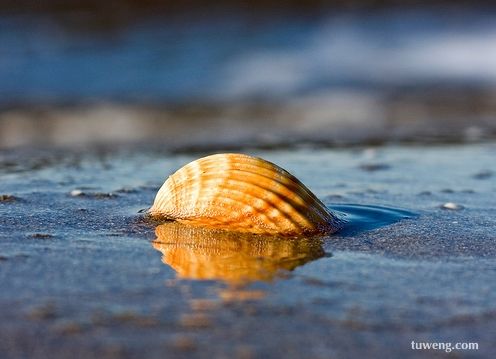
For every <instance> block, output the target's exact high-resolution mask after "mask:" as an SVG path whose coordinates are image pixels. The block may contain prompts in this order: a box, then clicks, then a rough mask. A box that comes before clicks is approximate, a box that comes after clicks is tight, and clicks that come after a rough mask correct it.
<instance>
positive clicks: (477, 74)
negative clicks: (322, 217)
mask: <svg viewBox="0 0 496 359" xmlns="http://www.w3.org/2000/svg"><path fill="white" fill-rule="evenodd" d="M495 40H496V17H494V16H493V14H492V13H491V12H484V11H479V10H474V9H465V8H461V9H459V10H451V11H448V10H446V9H435V8H431V9H426V10H415V11H414V10H409V11H407V10H402V11H398V10H397V11H391V10H390V11H376V12H372V13H360V12H357V13H353V12H352V13H346V12H342V13H339V12H337V13H334V14H325V13H324V14H321V15H318V16H307V17H297V16H294V15H291V16H280V15H273V16H266V17H263V18H260V19H256V20H254V19H252V18H250V17H248V16H246V15H244V14H226V15H208V14H202V16H195V15H193V14H191V16H188V17H187V18H186V17H185V18H177V19H176V18H167V17H165V18H163V17H157V18H145V19H142V20H139V21H135V22H132V23H130V24H127V25H123V26H121V27H118V28H115V29H111V30H110V31H104V30H95V29H89V28H87V29H85V28H71V27H70V26H67V23H65V24H64V23H63V22H62V23H61V22H57V21H55V20H54V19H52V18H47V17H43V16H34V15H31V16H29V15H25V16H6V15H3V16H1V17H0V104H1V103H9V102H24V101H41V102H43V101H59V102H60V101H62V102H63V101H84V100H90V101H91V100H98V101H102V100H115V99H120V100H138V101H157V100H160V101H169V102H178V101H179V102H184V101H197V100H199V101H231V100H244V99H250V98H263V99H270V98H279V99H281V98H282V99H284V98H288V97H291V96H301V95H304V94H314V93H319V92H321V91H326V90H332V89H336V88H349V87H358V88H369V87H383V86H386V87H389V86H416V85H422V84H432V83H445V84H452V83H462V84H477V85H480V86H487V85H491V86H494V85H495V84H496V71H495V67H494V65H493V64H494V63H495V62H496V51H495V47H494V46H493V44H494V42H495Z"/></svg>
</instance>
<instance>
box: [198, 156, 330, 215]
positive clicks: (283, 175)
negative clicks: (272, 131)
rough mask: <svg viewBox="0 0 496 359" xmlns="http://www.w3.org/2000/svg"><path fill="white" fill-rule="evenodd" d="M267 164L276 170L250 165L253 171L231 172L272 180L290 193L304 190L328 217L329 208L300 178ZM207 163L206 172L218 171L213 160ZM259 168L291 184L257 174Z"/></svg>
mask: <svg viewBox="0 0 496 359" xmlns="http://www.w3.org/2000/svg"><path fill="white" fill-rule="evenodd" d="M213 156H217V155H213ZM206 158H208V157H206ZM259 160H260V161H264V160H262V159H259ZM210 162H211V163H210ZM265 162H267V163H269V164H271V165H272V166H273V167H274V168H269V167H264V166H259V165H257V164H248V166H249V167H251V168H250V169H252V170H249V169H246V168H232V169H230V170H231V171H241V172H247V173H252V174H256V175H260V176H263V177H266V178H268V179H271V180H273V181H276V182H278V183H280V184H281V185H283V186H285V187H286V188H287V189H288V190H289V191H293V189H296V188H299V189H302V191H303V193H305V194H306V195H307V196H308V197H310V198H311V199H313V200H314V201H315V202H316V204H317V205H316V209H318V210H319V211H320V212H321V213H322V214H325V215H327V216H328V214H329V211H328V209H327V207H326V206H325V205H324V204H323V203H322V201H320V199H319V198H318V197H317V196H315V194H314V193H313V192H312V191H310V189H309V188H308V187H306V186H305V185H304V184H303V183H302V182H301V181H300V180H299V179H298V178H296V177H295V176H293V175H292V174H291V173H289V172H288V171H286V170H285V169H284V168H281V167H279V166H277V165H276V164H274V163H272V162H269V161H265ZM207 163H208V166H207V168H206V170H209V169H216V168H217V167H218V166H216V164H215V163H214V162H213V159H211V160H210V161H205V164H207ZM244 165H245V164H244ZM257 167H262V168H263V169H264V170H266V171H269V172H272V173H277V174H278V175H279V176H281V178H286V179H289V180H290V182H289V183H287V182H285V181H283V180H281V179H279V178H274V177H271V176H270V175H268V174H262V173H259V172H256V169H257ZM303 200H304V199H303ZM304 202H305V200H304Z"/></svg>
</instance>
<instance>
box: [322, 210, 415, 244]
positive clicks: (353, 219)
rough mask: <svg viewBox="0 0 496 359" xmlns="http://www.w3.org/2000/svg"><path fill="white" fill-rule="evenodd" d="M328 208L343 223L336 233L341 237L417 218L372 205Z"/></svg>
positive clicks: (405, 212) (405, 211)
mask: <svg viewBox="0 0 496 359" xmlns="http://www.w3.org/2000/svg"><path fill="white" fill-rule="evenodd" d="M329 208H330V209H331V210H333V211H334V212H335V213H336V214H337V215H338V217H339V218H341V219H342V220H343V221H344V222H345V224H344V227H343V229H341V230H340V231H339V232H338V233H339V234H340V235H342V236H347V235H355V234H358V233H361V232H364V231H370V230H373V229H376V228H380V227H383V226H387V225H390V224H393V223H396V222H399V221H401V220H403V219H409V218H415V217H417V214H415V213H413V212H410V211H407V210H404V209H399V208H391V207H383V206H374V205H361V204H342V205H332V206H329Z"/></svg>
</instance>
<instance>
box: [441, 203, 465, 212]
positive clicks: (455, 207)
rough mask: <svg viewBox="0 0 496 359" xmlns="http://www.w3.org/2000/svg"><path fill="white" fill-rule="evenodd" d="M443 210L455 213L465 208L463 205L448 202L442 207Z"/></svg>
mask: <svg viewBox="0 0 496 359" xmlns="http://www.w3.org/2000/svg"><path fill="white" fill-rule="evenodd" d="M441 208H442V209H450V210H454V211H458V210H460V209H463V206H462V205H461V204H457V203H453V202H446V203H445V204H443V205H442V206H441Z"/></svg>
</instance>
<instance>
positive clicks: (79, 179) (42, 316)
mask: <svg viewBox="0 0 496 359" xmlns="http://www.w3.org/2000/svg"><path fill="white" fill-rule="evenodd" d="M245 152H248V153H251V154H254V155H259V156H262V157H264V158H266V159H268V160H270V161H273V162H275V163H277V164H279V165H281V166H282V167H284V168H286V169H288V170H289V171H290V172H292V173H293V174H295V175H296V176H297V177H298V178H300V179H301V180H302V181H303V182H304V183H305V184H306V185H308V187H309V188H310V189H312V191H314V192H315V193H316V194H317V196H318V197H319V198H321V199H322V200H323V201H324V203H325V204H326V205H327V206H329V207H330V208H331V209H333V210H335V211H337V212H338V213H340V216H342V217H343V218H344V219H346V220H347V224H346V225H345V228H344V229H343V230H342V231H341V232H339V233H337V234H335V235H332V236H329V237H323V238H311V239H310V238H309V239H304V240H300V241H297V240H294V239H287V240H279V241H278V240H274V239H273V238H267V237H261V236H256V237H250V236H241V235H239V236H238V235H236V236H233V235H232V234H226V233H222V232H221V233H216V232H208V231H203V230H199V229H191V228H188V227H183V226H177V225H176V224H174V223H168V224H162V225H158V224H156V223H150V222H147V221H143V220H142V216H141V214H139V213H138V211H139V210H140V209H143V208H148V207H149V206H150V205H151V203H152V201H153V198H154V195H155V193H156V191H157V189H158V188H159V186H160V185H161V183H162V182H163V180H164V179H165V178H166V177H167V176H168V175H169V174H170V173H172V172H173V171H174V170H176V169H177V168H179V167H180V166H182V165H183V164H185V163H187V162H188V161H190V160H192V159H194V158H196V157H199V156H200V155H201V154H188V153H184V154H171V153H169V152H167V151H158V150H156V149H146V148H141V149H139V150H138V149H137V150H129V149H128V150H122V149H120V150H118V149H115V150H107V151H103V150H102V151H91V150H88V151H76V150H71V151H56V150H45V151H29V150H26V151H24V152H23V151H20V150H19V151H15V150H11V151H3V152H0V179H1V180H0V195H4V196H3V197H0V198H2V200H1V201H0V214H1V216H0V228H1V231H0V243H1V253H0V313H1V316H2V318H4V320H3V321H2V322H1V323H0V349H1V350H2V352H3V353H4V356H5V357H6V358H10V357H12V358H13V357H19V356H25V357H40V358H41V357H46V356H48V355H50V357H52V358H57V357H61V358H62V357H67V356H68V355H80V356H93V357H94V356H98V357H136V356H139V355H143V353H146V355H147V356H148V357H151V358H154V357H157V358H158V357H163V356H164V355H167V356H172V357H176V356H177V357H203V356H205V355H210V356H214V357H219V356H247V357H249V356H252V357H268V358H276V357H280V356H281V353H283V354H284V355H285V356H286V357H294V358H300V357H316V358H320V357H322V358H324V357H326V358H327V357H329V356H337V357H343V356H353V357H357V356H365V355H367V356H368V357H384V355H385V353H387V354H386V355H389V356H392V357H397V356H399V355H402V356H405V357H415V356H417V355H419V353H417V352H416V351H412V350H411V347H410V343H411V341H412V340H415V341H429V342H432V341H436V342H447V341H451V342H478V343H479V350H478V351H477V352H467V351H464V352H456V354H458V355H461V356H464V357H465V356H466V357H490V355H491V354H492V353H494V347H493V343H494V341H495V339H496V332H495V331H494V328H495V327H496V315H495V313H496V306H495V303H496V282H495V281H494V274H495V272H496V247H495V246H494V240H495V237H494V233H496V219H495V218H496V216H495V207H494V203H495V202H494V199H495V196H496V185H495V181H494V178H495V177H494V176H495V174H494V160H493V159H494V157H495V155H496V146H495V144H494V143H489V144H484V145H457V146H388V147H377V148H354V149H315V148H311V147H308V148H301V149H294V150H270V151H269V150H267V151H262V150H250V149H246V150H245ZM448 202H453V203H456V204H458V205H460V207H459V209H457V210H450V209H443V208H442V205H444V204H446V203H448ZM448 207H449V206H448ZM345 214H346V215H345ZM273 333H277V335H274V334H273ZM421 354H422V356H427V357H438V356H439V355H440V354H441V352H436V351H426V352H422V353H421Z"/></svg>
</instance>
